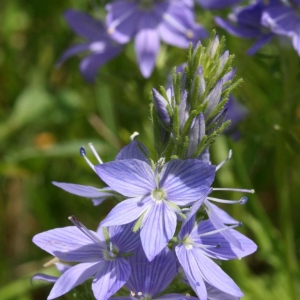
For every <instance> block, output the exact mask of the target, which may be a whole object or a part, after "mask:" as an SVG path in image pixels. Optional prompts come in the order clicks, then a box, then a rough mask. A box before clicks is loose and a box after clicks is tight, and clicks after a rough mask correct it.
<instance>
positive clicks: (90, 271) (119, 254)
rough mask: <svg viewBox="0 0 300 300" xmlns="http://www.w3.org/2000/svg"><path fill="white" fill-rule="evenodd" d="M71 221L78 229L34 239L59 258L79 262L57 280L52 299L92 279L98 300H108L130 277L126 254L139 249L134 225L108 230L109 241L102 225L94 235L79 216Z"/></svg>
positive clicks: (70, 228) (68, 228) (69, 228)
mask: <svg viewBox="0 0 300 300" xmlns="http://www.w3.org/2000/svg"><path fill="white" fill-rule="evenodd" d="M70 219H71V220H72V222H73V223H74V224H75V225H76V226H70V227H64V228H57V229H53V230H49V231H45V232H43V233H40V234H37V235H35V236H34V237H33V242H34V243H35V244H36V245H37V246H39V247H40V248H42V249H43V250H45V251H47V252H48V253H50V254H52V255H53V256H55V257H57V258H58V259H60V260H62V261H65V262H75V263H78V264H76V265H74V266H72V267H71V268H69V269H68V270H66V271H65V272H63V274H62V275H61V276H60V277H59V278H58V279H57V280H56V281H55V284H54V286H53V288H52V290H51V292H50V295H49V296H48V299H54V298H57V297H59V296H61V295H64V294H65V293H67V292H69V291H70V290H71V289H73V288H74V287H76V286H78V285H80V284H81V283H83V282H84V281H86V280H88V279H89V278H91V277H93V282H92V290H93V293H94V296H95V298H96V299H97V300H105V299H108V298H109V297H110V296H112V295H113V294H114V293H115V292H116V291H118V290H119V289H120V288H121V287H122V286H123V285H124V284H125V283H126V281H127V280H128V278H129V276H130V272H131V271H130V265H129V263H128V261H127V260H126V259H125V258H124V257H123V255H124V254H126V253H128V252H131V251H134V250H135V248H136V247H137V246H138V243H139V235H138V234H134V233H133V232H132V224H128V225H126V226H112V227H109V228H108V229H107V231H108V236H109V241H107V237H106V236H105V235H104V233H103V227H102V226H100V227H99V228H98V230H97V232H94V231H91V230H88V229H87V228H86V227H85V226H84V225H83V224H81V223H80V222H79V221H78V220H77V219H75V217H70ZM37 279H38V278H37Z"/></svg>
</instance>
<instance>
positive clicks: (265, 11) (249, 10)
mask: <svg viewBox="0 0 300 300" xmlns="http://www.w3.org/2000/svg"><path fill="white" fill-rule="evenodd" d="M299 7H300V1H299V0H289V1H280V0H269V1H263V0H256V1H255V3H251V4H249V5H248V6H243V7H236V8H235V9H234V11H233V13H232V14H230V15H229V21H227V20H224V19H222V18H220V17H216V18H215V20H216V23H217V24H218V25H219V26H220V27H222V28H224V29H225V30H226V31H228V32H229V33H231V34H233V35H235V36H238V37H242V38H254V39H256V40H257V41H256V42H255V44H254V45H253V46H252V47H251V48H250V49H249V50H248V53H249V54H250V55H252V54H254V53H255V52H256V51H257V50H258V49H260V48H261V47H262V46H263V45H265V44H266V43H267V42H269V41H270V40H271V39H272V37H273V36H274V35H276V34H277V35H281V36H287V37H289V38H291V40H292V43H293V47H294V48H295V50H296V51H297V53H298V54H299V55H300V33H299V32H300V30H299V28H300V15H299Z"/></svg>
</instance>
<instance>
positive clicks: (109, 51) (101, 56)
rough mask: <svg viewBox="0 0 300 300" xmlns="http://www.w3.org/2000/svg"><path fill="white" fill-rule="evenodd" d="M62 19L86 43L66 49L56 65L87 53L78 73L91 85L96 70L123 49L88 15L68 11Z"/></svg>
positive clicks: (101, 25) (102, 26) (103, 27)
mask: <svg viewBox="0 0 300 300" xmlns="http://www.w3.org/2000/svg"><path fill="white" fill-rule="evenodd" d="M64 17H65V19H66V21H67V22H68V24H69V26H70V27H71V28H72V30H73V31H74V32H75V33H76V34H78V35H80V36H81V37H83V38H84V39H86V42H85V43H82V44H77V45H75V46H72V47H71V48H69V49H67V50H66V51H65V52H64V53H63V54H62V55H61V57H60V58H59V59H58V62H57V65H60V64H62V63H63V62H64V61H65V60H66V59H68V58H69V57H71V56H73V55H76V54H78V53H81V52H88V53H89V55H88V56H87V57H85V58H84V59H83V60H82V61H81V63H80V71H81V73H82V75H83V77H84V78H85V80H86V81H88V82H91V83H92V82H94V81H95V78H96V75H97V71H98V69H99V68H100V67H101V66H102V65H103V64H105V63H106V62H107V61H109V60H110V59H112V58H113V57H115V56H116V55H118V54H119V53H120V52H121V50H122V48H123V47H122V46H120V45H118V44H117V43H116V42H115V41H113V40H112V39H111V38H110V36H109V35H108V34H107V32H106V29H105V26H104V24H103V23H102V22H101V21H97V20H95V19H93V18H92V17H91V16H89V15H88V14H85V13H83V12H80V11H76V10H73V9H70V10H67V11H66V12H65V13H64Z"/></svg>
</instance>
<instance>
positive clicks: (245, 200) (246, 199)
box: [240, 197, 248, 205]
mask: <svg viewBox="0 0 300 300" xmlns="http://www.w3.org/2000/svg"><path fill="white" fill-rule="evenodd" d="M247 201H248V198H247V197H242V198H241V200H240V204H242V205H244V204H245V203H246V202H247Z"/></svg>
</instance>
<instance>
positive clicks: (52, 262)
mask: <svg viewBox="0 0 300 300" xmlns="http://www.w3.org/2000/svg"><path fill="white" fill-rule="evenodd" d="M58 262H59V258H57V257H54V258H52V259H51V260H49V261H47V262H46V263H44V264H43V267H45V268H48V267H52V266H53V265H55V264H57V263H58Z"/></svg>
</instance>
